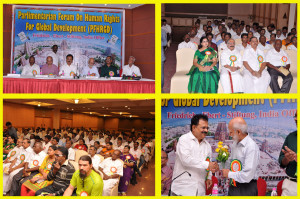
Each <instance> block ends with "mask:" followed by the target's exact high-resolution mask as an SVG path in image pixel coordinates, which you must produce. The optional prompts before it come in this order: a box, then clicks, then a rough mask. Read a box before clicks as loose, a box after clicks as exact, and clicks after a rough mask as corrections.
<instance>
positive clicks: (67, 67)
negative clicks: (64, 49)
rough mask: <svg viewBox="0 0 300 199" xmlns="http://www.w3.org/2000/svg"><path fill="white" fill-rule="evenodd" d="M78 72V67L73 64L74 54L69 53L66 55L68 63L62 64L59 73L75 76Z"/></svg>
mask: <svg viewBox="0 0 300 199" xmlns="http://www.w3.org/2000/svg"><path fill="white" fill-rule="evenodd" d="M76 74H77V67H76V66H75V65H74V64H73V55H71V54H68V55H67V56H66V64H64V65H62V67H60V69H59V75H61V76H67V77H68V76H69V77H72V76H75V75H76Z"/></svg>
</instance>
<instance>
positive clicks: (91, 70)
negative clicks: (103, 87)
mask: <svg viewBox="0 0 300 199" xmlns="http://www.w3.org/2000/svg"><path fill="white" fill-rule="evenodd" d="M82 75H85V76H95V77H99V76H100V75H99V72H98V69H97V68H96V66H95V59H94V58H90V59H89V63H88V66H85V67H84V68H83V70H82Z"/></svg>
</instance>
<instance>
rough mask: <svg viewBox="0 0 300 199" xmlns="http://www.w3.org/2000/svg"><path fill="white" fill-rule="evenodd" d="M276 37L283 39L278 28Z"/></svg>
mask: <svg viewBox="0 0 300 199" xmlns="http://www.w3.org/2000/svg"><path fill="white" fill-rule="evenodd" d="M277 39H280V40H281V41H282V40H284V39H285V38H284V36H282V34H281V30H280V29H278V30H276V40H277Z"/></svg>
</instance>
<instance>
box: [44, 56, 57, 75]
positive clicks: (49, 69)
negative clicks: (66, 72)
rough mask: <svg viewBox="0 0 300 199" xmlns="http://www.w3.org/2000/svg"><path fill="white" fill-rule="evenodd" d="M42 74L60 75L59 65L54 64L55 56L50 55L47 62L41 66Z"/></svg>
mask: <svg viewBox="0 0 300 199" xmlns="http://www.w3.org/2000/svg"><path fill="white" fill-rule="evenodd" d="M41 72H42V75H58V67H57V66H56V65H55V64H53V58H52V57H51V56H48V57H47V58H46V64H45V65H43V66H42V68H41Z"/></svg>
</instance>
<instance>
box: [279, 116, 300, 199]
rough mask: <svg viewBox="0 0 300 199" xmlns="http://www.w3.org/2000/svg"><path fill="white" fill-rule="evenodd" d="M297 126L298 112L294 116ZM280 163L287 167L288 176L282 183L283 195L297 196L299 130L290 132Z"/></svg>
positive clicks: (283, 147) (280, 156)
mask: <svg viewBox="0 0 300 199" xmlns="http://www.w3.org/2000/svg"><path fill="white" fill-rule="evenodd" d="M294 120H295V122H296V126H297V112H296V114H295V116H294ZM278 161H279V164H280V167H281V168H285V172H286V174H287V178H286V179H285V180H284V181H283V184H282V194H281V195H282V196H297V174H296V173H297V131H294V132H292V133H290V134H289V135H288V136H287V137H286V138H285V141H284V143H283V146H282V149H281V152H280V155H279V160H278Z"/></svg>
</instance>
